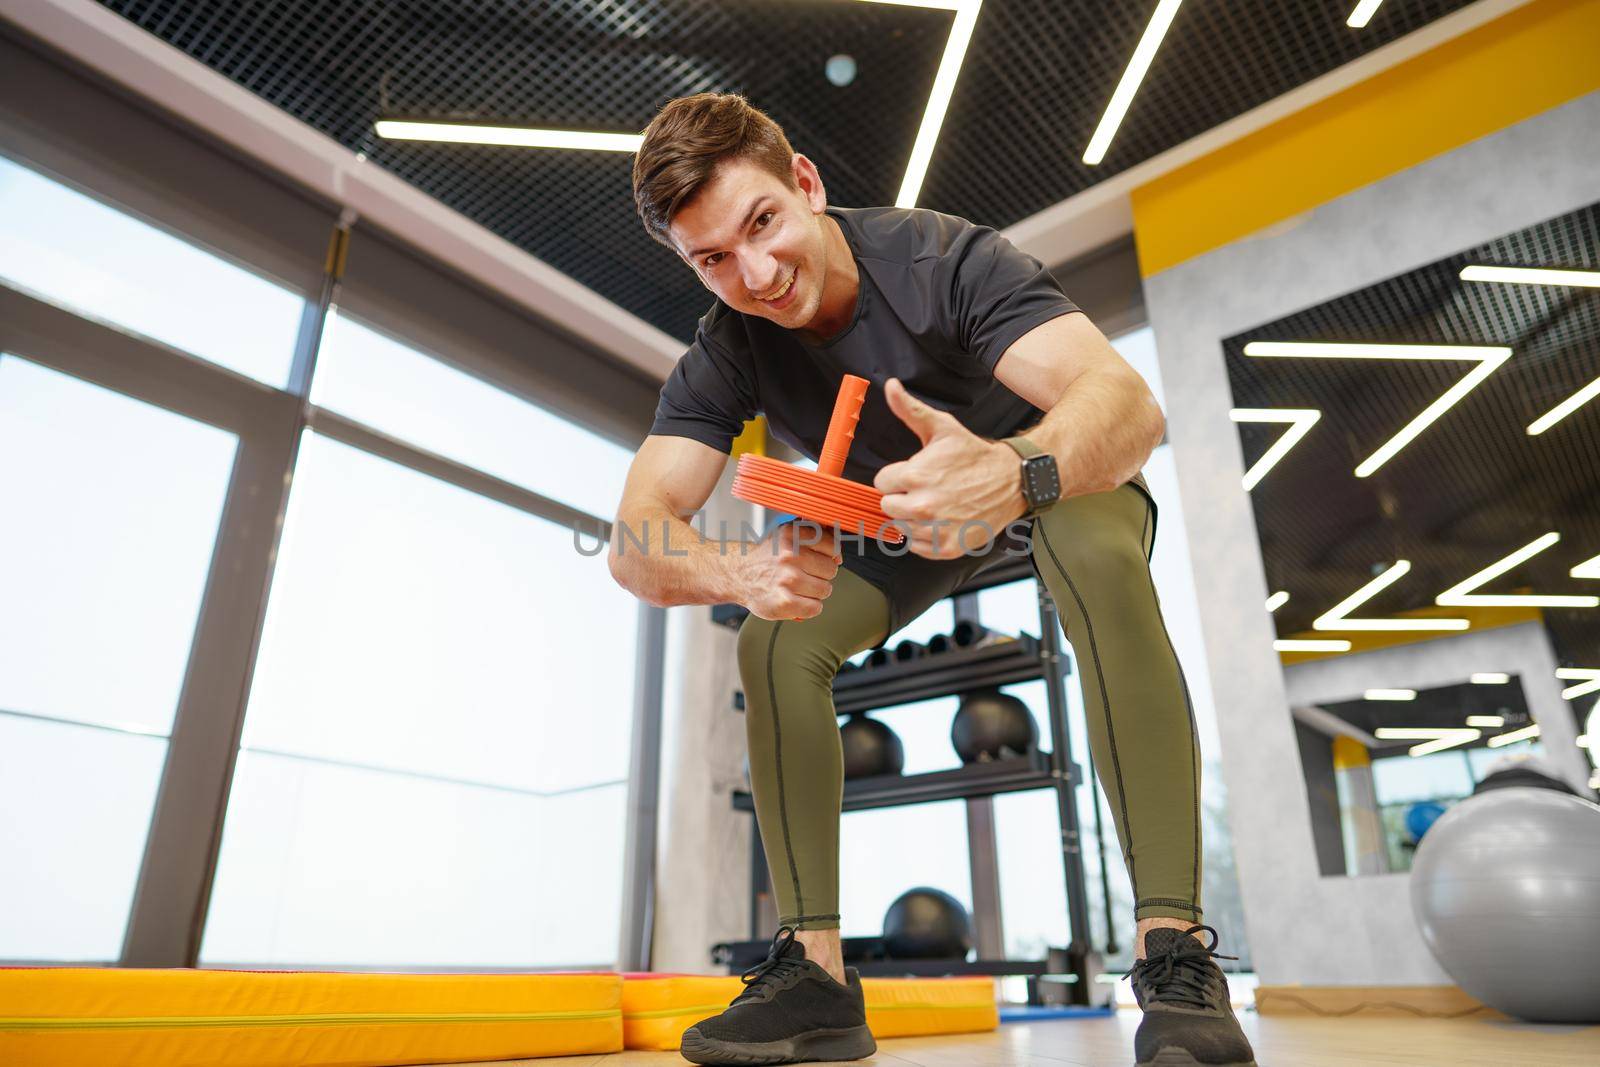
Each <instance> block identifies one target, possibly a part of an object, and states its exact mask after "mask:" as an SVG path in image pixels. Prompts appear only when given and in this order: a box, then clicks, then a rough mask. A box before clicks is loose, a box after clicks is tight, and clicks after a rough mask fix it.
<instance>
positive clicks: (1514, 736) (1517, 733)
mask: <svg viewBox="0 0 1600 1067" xmlns="http://www.w3.org/2000/svg"><path fill="white" fill-rule="evenodd" d="M1538 736H1539V724H1538V723H1534V724H1533V725H1532V726H1524V727H1523V728H1522V729H1520V730H1512V731H1511V732H1510V733H1506V734H1497V735H1495V736H1494V737H1491V738H1489V747H1490V748H1500V747H1502V746H1504V745H1514V744H1516V743H1517V742H1518V741H1531V740H1532V739H1533V738H1535V737H1538Z"/></svg>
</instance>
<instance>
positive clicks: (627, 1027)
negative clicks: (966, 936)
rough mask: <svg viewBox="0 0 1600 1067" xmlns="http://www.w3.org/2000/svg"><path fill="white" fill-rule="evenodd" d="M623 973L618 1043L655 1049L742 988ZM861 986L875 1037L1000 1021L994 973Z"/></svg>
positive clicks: (987, 1026)
mask: <svg viewBox="0 0 1600 1067" xmlns="http://www.w3.org/2000/svg"><path fill="white" fill-rule="evenodd" d="M623 977H624V981H623V984H622V1040H623V1044H624V1045H626V1046H627V1047H628V1048H631V1049H644V1050H650V1051H656V1052H662V1051H670V1050H672V1049H675V1048H677V1047H678V1046H679V1044H680V1043H681V1042H682V1040H683V1032H684V1031H685V1030H687V1029H688V1028H689V1027H691V1026H693V1025H694V1024H695V1023H697V1022H699V1021H700V1020H702V1019H706V1018H710V1017H711V1016H713V1015H716V1014H718V1013H720V1012H721V1011H722V1010H723V1009H724V1008H726V1007H727V1006H728V1002H729V1001H731V1000H732V999H733V998H734V997H736V996H738V995H739V991H740V990H741V989H743V988H744V985H743V984H742V983H741V982H740V981H739V979H738V978H737V977H733V978H720V977H719V978H707V977H703V976H698V975H688V974H628V975H624V976H623ZM861 986H862V992H863V994H864V995H865V997H866V1001H867V1026H868V1027H870V1028H871V1030H872V1033H873V1036H874V1037H880V1038H882V1037H917V1036H922V1035H926V1034H965V1033H974V1032H977V1031H982V1030H993V1029H995V1028H996V1027H998V1026H999V1025H1000V1009H999V1005H998V1004H997V1003H996V1001H995V989H994V979H993V978H986V977H982V976H979V977H972V978H863V979H862V980H861Z"/></svg>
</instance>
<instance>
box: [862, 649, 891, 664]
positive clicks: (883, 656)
mask: <svg viewBox="0 0 1600 1067" xmlns="http://www.w3.org/2000/svg"><path fill="white" fill-rule="evenodd" d="M889 658H890V656H889V650H888V649H887V648H875V649H873V650H872V651H871V652H869V653H867V662H866V663H865V664H864V666H867V667H882V666H883V665H884V664H885V663H888V662H889Z"/></svg>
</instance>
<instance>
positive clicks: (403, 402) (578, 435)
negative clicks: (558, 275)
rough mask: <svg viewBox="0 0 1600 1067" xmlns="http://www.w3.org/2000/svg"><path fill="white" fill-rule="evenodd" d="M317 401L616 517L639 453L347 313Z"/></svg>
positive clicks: (329, 350) (332, 327)
mask: <svg viewBox="0 0 1600 1067" xmlns="http://www.w3.org/2000/svg"><path fill="white" fill-rule="evenodd" d="M311 400H312V403H314V404H317V405H318V406H319V407H325V408H327V409H329V410H330V411H337V412H339V413H340V414H341V415H345V416H348V417H349V418H352V419H355V420H356V421H357V422H361V423H364V424H365V425H367V426H370V427H372V428H373V429H375V430H381V431H382V432H384V433H386V434H388V435H389V436H391V437H396V438H399V439H400V440H402V441H409V442H410V443H412V444H414V445H417V446H418V447H420V448H425V449H427V450H428V451H430V452H436V453H438V454H439V455H441V456H446V457H448V458H450V459H453V460H456V461H458V462H460V463H465V464H467V465H468V466H470V467H476V468H477V469H478V470H481V471H484V472H485V473H488V474H492V475H494V476H495V477H497V478H504V479H505V480H506V481H508V482H514V483H515V484H517V485H520V486H523V487H525V488H528V489H532V490H533V491H534V492H536V493H541V494H543V495H545V496H548V497H551V498H553V499H555V500H559V501H561V502H562V503H563V504H568V505H571V506H572V507H575V508H580V509H582V510H584V511H587V512H589V513H590V514H591V515H598V516H600V517H602V518H607V519H609V518H611V517H612V516H613V515H615V514H616V511H617V504H618V503H619V502H620V501H621V499H622V483H623V480H624V479H625V478H626V477H627V474H628V465H629V464H630V463H631V462H632V461H633V453H632V452H631V451H630V450H628V449H626V448H623V447H622V446H621V445H616V444H613V443H611V442H610V441H607V440H606V439H604V438H602V437H599V436H597V435H595V434H593V433H590V432H589V431H588V430H585V429H583V428H582V427H580V426H578V425H577V424H575V423H572V422H568V421H566V420H565V419H563V418H561V417H559V416H558V415H554V414H552V413H550V412H549V411H546V410H545V409H544V408H541V407H539V406H538V405H536V404H530V403H528V402H527V401H526V400H520V399H518V398H517V397H515V396H512V395H511V394H510V393H507V392H505V391H504V390H502V389H499V388H496V387H495V386H493V385H490V384H488V383H487V382H484V381H482V380H480V379H478V378H474V377H473V376H472V375H470V374H466V373H464V372H462V371H459V370H456V369H455V368H453V367H450V366H448V365H446V364H445V363H442V362H440V361H439V360H437V359H434V358H432V357H431V356H427V355H424V354H423V353H422V352H419V351H417V350H416V349H414V348H411V347H409V346H407V345H404V344H402V343H400V342H399V341H396V340H393V339H391V338H390V337H388V336H387V335H385V334H382V333H379V332H378V331H376V330H373V329H371V328H370V327H368V326H366V325H364V324H362V323H360V322H358V321H356V320H354V319H352V318H350V317H349V316H348V315H344V314H341V313H339V312H338V311H337V309H335V311H333V312H331V313H330V314H329V315H328V324H327V329H326V332H325V333H324V334H323V341H322V348H321V350H320V353H319V354H318V356H317V373H316V380H315V382H313V384H312V389H311Z"/></svg>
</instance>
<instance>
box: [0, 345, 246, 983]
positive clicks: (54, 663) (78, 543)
mask: <svg viewBox="0 0 1600 1067" xmlns="http://www.w3.org/2000/svg"><path fill="white" fill-rule="evenodd" d="M236 444H237V441H236V438H235V437H234V435H232V434H230V433H226V432H224V431H222V430H218V429H215V428H213V427H210V426H205V425H202V424H200V423H198V422H195V421H193V420H191V419H187V418H184V417H182V416H180V415H176V414H173V413H172V412H170V411H166V410H164V409H161V408H157V407H153V406H152V405H150V404H146V403H142V402H140V401H137V400H133V399H130V398H128V397H126V396H123V395H121V394H118V393H114V392H111V391H109V390H106V389H102V388H100V387H98V386H95V385H90V384H87V383H85V382H83V381H81V380H79V379H76V378H72V377H69V376H67V375H65V374H61V373H59V372H57V371H54V370H49V369H46V368H44V367H41V366H39V365H37V364H35V363H32V362H29V361H27V360H24V359H19V358H17V357H16V356H13V355H0V508H3V513H4V516H5V518H4V521H0V811H3V812H5V813H7V817H6V818H4V819H0V868H3V869H4V870H5V872H6V875H5V877H4V878H0V959H42V960H99V961H105V960H115V959H116V958H117V957H118V956H119V954H120V950H121V947H122V939H123V933H124V930H125V927H126V925H127V921H128V910H129V905H130V903H131V901H132V898H133V888H134V881H135V878H136V877H137V875H138V872H139V864H140V860H141V858H142V856H143V854H144V846H145V838H146V834H147V831H148V829H149V823H150V815H151V811H152V808H153V806H154V804H155V795H156V786H157V783H158V781H159V779H160V775H161V768H162V763H163V761H164V759H165V757H166V751H167V737H168V735H169V734H170V732H171V730H172V725H173V716H174V713H175V711H176V709H177V704H178V694H179V691H180V689H181V687H182V684H183V679H184V674H185V671H186V669H187V667H188V664H189V650H190V645H191V642H192V640H193V637H194V630H195V620H196V617H197V615H198V613H199V609H200V599H201V594H202V591H203V588H204V585H205V580H206V574H207V571H208V570H209V567H210V561H211V555H212V548H213V545H214V544H215V542H216V539H217V526H218V520H219V517H220V515H221V511H222V503H223V499H224V497H225V495H226V492H227V487H228V479H229V475H230V471H231V469H232V466H233V462H234V452H235V446H236Z"/></svg>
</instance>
